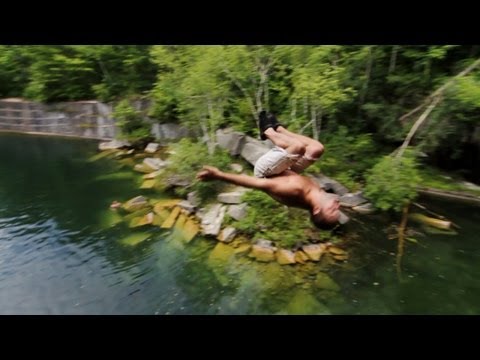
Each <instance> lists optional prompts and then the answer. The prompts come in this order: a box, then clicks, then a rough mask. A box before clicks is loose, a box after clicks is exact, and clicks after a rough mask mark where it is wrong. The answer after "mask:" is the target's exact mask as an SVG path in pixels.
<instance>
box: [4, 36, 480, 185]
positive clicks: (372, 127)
mask: <svg viewBox="0 0 480 360" xmlns="http://www.w3.org/2000/svg"><path fill="white" fill-rule="evenodd" d="M479 56H480V46H478V45H462V46H452V45H421V46H418V45H416V46H408V45H342V46H331V45H327V46H325V45H324V46H312V45H307V46H291V45H279V46H272V45H219V46H203V45H202V46H197V45H193V46H192V45H180V46H149V45H101V46H100V45H75V46H72V45H55V46H39V45H35V46H30V45H27V46H18V45H12V46H5V45H0V97H27V98H30V99H34V100H39V101H45V102H53V101H66V100H88V99H98V100H100V101H105V102H117V101H119V100H120V99H122V98H130V97H131V96H133V95H135V94H136V95H140V96H142V97H143V98H144V99H146V98H148V99H149V100H151V102H152V106H151V108H150V109H149V113H148V115H149V116H150V117H153V118H154V119H155V120H156V121H158V122H176V123H179V124H181V125H183V126H186V127H188V128H190V129H191V130H193V132H194V133H195V135H198V136H201V137H203V138H204V139H207V141H208V144H209V145H208V146H209V147H210V151H211V149H212V148H213V146H214V144H213V142H214V133H215V130H217V129H218V128H219V127H233V128H234V129H236V130H239V131H242V132H245V133H247V134H248V135H252V136H255V137H256V136H258V129H257V126H256V125H257V124H256V116H257V115H256V114H257V113H258V111H259V110H262V109H266V110H269V111H272V112H274V113H276V114H277V115H278V117H279V119H280V120H281V121H282V123H284V124H286V125H287V126H288V127H289V129H290V130H292V131H298V130H300V129H302V130H303V133H304V134H305V135H307V136H314V137H316V136H318V137H319V138H320V139H321V140H322V141H324V142H325V144H326V145H327V153H326V154H325V156H324V158H323V159H322V162H320V164H321V165H323V166H322V167H321V170H322V171H324V172H326V173H331V175H333V176H336V177H339V179H342V180H343V181H344V182H346V183H347V184H349V185H351V186H355V184H357V183H359V182H361V181H362V177H363V176H362V173H363V172H364V171H365V170H366V169H368V168H369V166H371V165H373V164H372V163H373V162H374V160H376V159H375V157H376V153H377V151H376V149H378V147H377V148H374V147H369V146H367V144H363V145H362V143H363V142H365V141H367V142H373V141H375V142H376V143H377V144H378V145H380V146H381V147H384V148H387V149H388V148H391V147H396V146H398V144H399V142H401V141H402V140H403V139H404V138H405V136H406V133H407V132H408V130H409V129H410V127H411V125H412V121H414V120H415V118H416V116H417V115H418V116H419V114H416V115H414V116H411V117H410V118H409V119H408V120H407V121H404V122H400V121H399V118H400V117H401V116H402V115H404V114H406V113H407V112H409V111H410V110H412V109H414V108H415V107H417V106H418V105H419V104H421V103H422V101H423V100H424V99H425V97H426V96H428V95H429V94H431V93H432V92H433V91H434V90H435V89H437V88H438V87H439V86H441V85H442V84H445V83H446V82H447V81H448V80H449V79H451V78H452V77H453V76H454V75H456V74H458V73H459V72H460V71H462V70H463V69H465V68H466V67H467V66H468V65H470V64H471V63H472V62H473V61H475V59H477V58H478V57H479ZM479 72H480V71H479V69H477V70H475V71H473V72H471V73H470V74H469V75H468V76H466V77H464V78H459V79H458V81H456V83H455V85H454V86H452V87H451V88H450V89H449V90H448V91H446V92H445V93H444V95H443V99H442V102H441V103H440V104H439V105H438V106H437V107H436V108H435V109H434V110H433V112H432V113H431V114H430V116H429V117H428V119H427V121H425V123H424V125H422V127H421V128H420V129H419V131H418V132H417V133H416V135H415V138H414V141H413V143H412V144H415V145H416V146H417V147H419V148H421V150H422V151H424V152H426V153H428V154H430V155H436V156H432V157H431V158H439V157H442V158H443V157H446V160H455V159H458V158H460V157H463V156H465V155H466V152H468V151H469V150H468V149H471V148H472V147H474V146H476V145H475V144H476V142H477V139H476V137H475V136H474V135H473V134H475V129H476V128H477V127H478V124H479V122H480V115H479V112H478V108H479V107H480V90H479V89H480V85H479V84H480V80H479V79H480V78H479ZM125 111H127V110H125ZM127 113H128V111H127ZM132 116H134V114H132ZM125 121H126V123H125V124H124V127H125V129H124V132H125V133H126V135H127V136H130V137H133V138H138V137H142V136H144V135H145V129H144V127H143V126H141V124H138V123H137V120H134V119H133V118H129V119H128V120H125ZM127 123H128V124H132V127H133V128H130V126H129V125H128V124H127ZM133 124H134V125H133ZM137 125H138V126H137ZM341 126H344V127H345V128H346V129H348V133H346V135H345V136H346V137H348V138H349V141H343V143H342V141H341V140H342V139H341V135H340V133H341V131H343V130H339V129H342V128H341ZM127 128H128V129H127ZM337 130H338V133H336V131H337ZM368 134H375V135H374V138H371V137H370V135H368ZM335 137H337V138H335ZM330 138H332V139H330ZM357 138H358V140H357ZM337 145H338V146H337ZM357 146H358V147H360V149H356V150H355V148H356V147H357ZM368 149H370V150H371V152H370V153H369V154H368V151H369V150H368ZM352 151H353V152H354V151H358V154H361V155H358V156H357V153H355V152H354V153H353V154H352ZM372 154H373V156H372Z"/></svg>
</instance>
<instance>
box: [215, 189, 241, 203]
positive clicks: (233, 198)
mask: <svg viewBox="0 0 480 360" xmlns="http://www.w3.org/2000/svg"><path fill="white" fill-rule="evenodd" d="M244 193H245V192H244V191H234V192H228V193H221V194H218V196H217V201H219V202H221V203H224V204H241V203H242V196H243V194H244Z"/></svg>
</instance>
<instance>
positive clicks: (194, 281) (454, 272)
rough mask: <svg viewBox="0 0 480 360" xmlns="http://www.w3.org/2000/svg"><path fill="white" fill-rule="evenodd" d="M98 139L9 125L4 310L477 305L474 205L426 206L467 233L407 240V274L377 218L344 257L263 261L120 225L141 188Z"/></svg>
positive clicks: (431, 309) (4, 150)
mask: <svg viewBox="0 0 480 360" xmlns="http://www.w3.org/2000/svg"><path fill="white" fill-rule="evenodd" d="M96 148H97V142H96V141H86V140H75V139H66V138H55V137H37V136H28V135H14V134H0V314H160V315H164V314H480V282H479V281H478V279H479V278H480V267H479V266H478V264H479V263H480V246H479V243H478V240H479V235H478V231H479V230H480V211H479V207H475V206H470V205H463V204H456V203H451V202H448V203H446V202H433V201H429V202H428V206H429V207H430V208H431V209H432V210H434V211H437V212H439V213H441V214H443V215H445V216H447V217H448V218H450V219H451V220H453V221H454V222H456V223H457V224H458V225H459V226H460V229H459V230H458V235H455V236H453V235H439V234H430V235H426V236H422V235H415V236H414V237H415V239H417V241H418V243H411V242H407V244H406V251H405V255H404V258H403V281H402V282H399V281H398V279H397V274H396V270H395V254H394V253H395V251H396V241H395V240H388V239H387V230H386V229H387V227H388V225H389V222H388V221H387V220H386V219H385V218H384V216H380V215H372V216H368V217H367V216H361V217H357V219H358V220H359V222H356V221H355V222H353V224H354V225H355V226H353V227H352V226H351V229H350V230H349V231H353V232H355V235H356V236H355V239H354V240H350V241H349V246H350V248H347V249H349V255H350V258H349V261H348V262H346V263H343V264H336V265H330V266H325V264H324V263H323V262H321V263H315V264H313V263H308V264H307V265H302V266H280V265H278V264H276V263H268V264H263V263H256V262H252V261H251V260H250V259H249V258H248V257H246V256H245V255H242V254H234V253H233V251H234V249H233V248H231V247H224V248H223V249H222V248H217V250H216V251H215V252H212V250H213V249H214V246H215V245H216V241H214V240H208V239H203V238H201V237H197V238H195V239H194V240H193V241H192V242H191V243H190V244H189V245H186V246H185V245H184V244H182V243H181V242H179V241H176V239H175V238H173V237H172V236H171V233H170V231H169V230H163V229H160V228H158V227H150V228H145V229H140V230H133V229H129V228H128V227H127V226H126V225H125V224H124V223H122V222H120V223H118V219H117V218H116V217H115V213H114V212H113V211H111V210H110V209H109V205H110V203H111V202H112V201H113V200H119V201H125V200H127V199H129V198H132V197H134V196H137V195H140V194H142V190H139V189H138V187H139V177H140V175H135V174H134V173H133V172H131V171H130V170H129V169H128V168H123V169H122V168H119V165H118V163H115V162H113V161H111V160H98V161H95V162H89V161H88V159H89V158H90V157H91V156H92V155H94V154H95V153H96ZM143 194H145V195H147V196H148V195H149V194H148V193H147V192H144V193H143ZM150 195H151V194H150ZM157 196H158V195H157ZM135 234H139V237H136V239H137V240H138V239H140V240H141V239H142V238H143V239H145V238H146V240H144V241H141V242H139V243H138V244H136V245H129V244H127V243H125V239H126V238H127V239H128V237H129V236H132V235H134V236H136V235H135ZM131 240H132V238H130V241H131ZM134 242H135V241H133V243H134Z"/></svg>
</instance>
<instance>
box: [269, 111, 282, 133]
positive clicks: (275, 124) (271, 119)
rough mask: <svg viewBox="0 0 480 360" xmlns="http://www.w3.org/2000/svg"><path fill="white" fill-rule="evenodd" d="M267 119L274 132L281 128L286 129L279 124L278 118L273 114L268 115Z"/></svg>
mask: <svg viewBox="0 0 480 360" xmlns="http://www.w3.org/2000/svg"><path fill="white" fill-rule="evenodd" d="M267 119H268V120H267V121H268V123H270V124H272V127H273V129H274V130H277V128H278V127H279V126H282V127H285V126H284V125H282V124H280V123H279V122H278V120H277V118H276V116H275V115H273V114H272V113H268V115H267Z"/></svg>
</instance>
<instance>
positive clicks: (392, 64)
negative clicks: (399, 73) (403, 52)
mask: <svg viewBox="0 0 480 360" xmlns="http://www.w3.org/2000/svg"><path fill="white" fill-rule="evenodd" d="M397 54H398V45H394V46H393V47H392V54H391V55H390V65H389V66H388V74H391V73H393V72H394V71H395V65H396V63H397Z"/></svg>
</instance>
